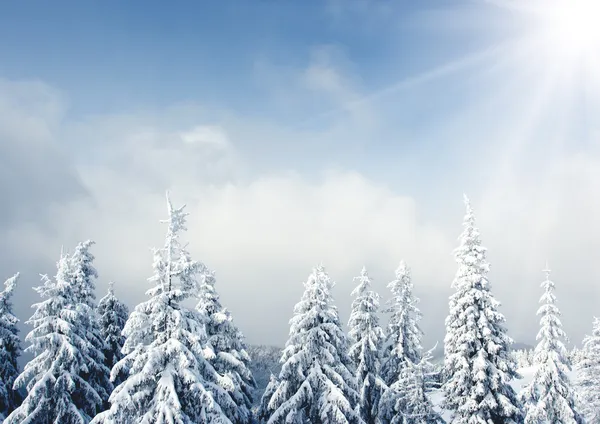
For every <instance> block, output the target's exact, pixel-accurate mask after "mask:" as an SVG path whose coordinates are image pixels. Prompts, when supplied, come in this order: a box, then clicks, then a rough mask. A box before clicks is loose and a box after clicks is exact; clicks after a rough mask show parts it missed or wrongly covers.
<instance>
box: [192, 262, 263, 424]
mask: <svg viewBox="0 0 600 424" xmlns="http://www.w3.org/2000/svg"><path fill="white" fill-rule="evenodd" d="M198 298H199V302H198V304H197V306H196V310H197V311H198V312H200V313H201V314H202V316H204V317H206V320H207V321H206V333H207V337H208V339H207V344H208V345H209V346H210V348H211V349H212V351H213V355H212V358H211V359H210V360H209V362H210V363H211V364H212V366H213V367H214V368H215V370H216V371H217V372H218V373H220V374H222V375H226V376H228V377H229V378H230V379H231V381H232V382H233V390H231V391H230V392H229V395H230V396H231V397H232V399H233V400H234V402H235V408H232V409H230V410H227V409H223V411H224V412H225V413H226V415H227V416H228V418H229V419H230V420H231V421H232V422H233V423H239V424H246V423H249V422H251V420H252V418H253V416H252V393H253V391H254V389H255V388H256V383H255V381H254V377H253V376H252V372H251V371H250V356H249V355H248V352H247V351H246V344H245V342H244V336H243V334H242V332H241V331H240V330H239V329H238V328H237V327H236V326H235V324H234V323H233V318H232V316H231V313H230V312H229V311H228V310H227V309H226V308H224V307H223V306H222V305H221V301H220V299H219V295H218V293H217V291H216V289H215V275H214V272H213V271H210V270H208V269H205V271H204V273H203V276H202V280H201V285H200V290H199V295H198Z"/></svg>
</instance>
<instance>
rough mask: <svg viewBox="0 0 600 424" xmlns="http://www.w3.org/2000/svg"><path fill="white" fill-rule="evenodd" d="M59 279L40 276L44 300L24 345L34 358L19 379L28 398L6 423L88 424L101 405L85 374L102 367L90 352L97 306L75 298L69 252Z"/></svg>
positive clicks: (37, 307) (38, 307)
mask: <svg viewBox="0 0 600 424" xmlns="http://www.w3.org/2000/svg"><path fill="white" fill-rule="evenodd" d="M57 267H58V272H57V274H56V278H55V280H54V281H53V280H51V279H50V278H48V277H47V276H45V275H44V276H42V282H43V285H42V286H40V287H37V288H36V291H37V292H38V293H39V294H40V296H41V297H42V298H43V299H44V300H43V301H42V302H40V303H37V304H34V305H33V307H34V308H35V309H36V310H35V312H34V314H33V316H32V317H31V318H30V319H29V321H27V322H26V323H27V324H31V325H33V330H32V331H31V332H30V333H29V334H27V337H26V340H27V341H28V342H30V343H31V345H30V346H29V347H28V348H27V349H25V351H26V352H32V353H33V354H34V355H35V357H34V358H33V359H32V360H31V361H30V362H29V363H28V364H27V365H25V369H24V370H23V372H22V373H21V374H20V375H19V377H18V378H17V379H16V380H15V387H22V386H25V387H26V388H27V397H26V398H25V400H24V401H23V403H22V404H21V405H20V406H19V407H18V408H17V409H15V410H14V411H13V412H12V413H11V414H10V415H9V416H8V418H7V419H6V420H5V421H4V424H21V423H32V424H33V423H35V424H51V423H52V424H53V423H61V424H86V423H88V422H89V421H90V420H91V418H92V417H93V416H94V415H95V414H96V412H97V410H98V408H100V407H101V405H102V398H101V397H100V396H99V394H98V393H97V392H96V390H95V388H94V386H93V385H92V384H90V383H88V381H87V380H86V378H84V375H85V374H86V373H87V372H88V371H89V370H90V369H96V368H100V367H101V366H102V364H98V363H96V361H97V358H96V357H95V356H94V355H90V345H89V341H88V339H87V326H86V322H87V317H89V316H90V314H93V310H91V309H89V308H86V307H85V305H83V304H77V303H76V302H75V298H76V289H77V286H76V285H75V284H74V283H73V280H72V276H73V270H72V269H71V260H70V257H67V256H65V255H62V257H61V259H60V261H59V262H58V266H57Z"/></svg>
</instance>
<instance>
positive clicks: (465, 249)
mask: <svg viewBox="0 0 600 424" xmlns="http://www.w3.org/2000/svg"><path fill="white" fill-rule="evenodd" d="M465 203H466V209H467V212H466V216H465V219H464V231H463V233H462V235H461V236H460V239H459V240H460V246H459V247H458V248H457V249H456V251H455V258H456V261H457V263H458V271H457V273H456V276H455V278H454V281H453V283H452V287H453V288H454V289H455V290H456V292H455V293H454V294H453V295H452V296H451V297H450V313H449V315H448V317H447V318H446V337H445V339H444V342H445V346H444V350H445V359H444V370H445V371H444V373H445V378H446V381H445V383H444V386H443V388H444V394H445V400H444V406H445V408H446V409H448V410H450V411H452V423H456V424H459V423H461V424H462V423H469V424H475V423H481V424H483V423H486V424H489V423H495V424H501V423H513V422H521V420H522V414H521V411H520V404H519V401H518V398H517V395H516V394H515V392H514V390H513V389H512V387H511V385H510V382H511V380H513V379H515V378H519V375H518V373H517V371H516V363H515V360H514V357H513V355H512V354H511V352H510V351H509V347H510V345H511V344H512V343H513V341H512V340H511V339H510V338H509V337H508V335H507V333H506V329H505V328H504V326H503V323H504V322H505V318H504V316H503V315H502V314H501V313H500V312H499V311H498V307H499V306H500V303H499V302H498V301H497V300H496V299H495V298H494V296H493V295H492V292H491V286H490V282H489V281H488V279H487V273H488V271H489V264H488V263H487V261H486V258H485V256H486V249H485V247H483V246H482V245H481V240H480V235H479V230H478V229H477V228H476V227H475V217H474V215H473V210H472V209H471V205H470V202H469V200H468V199H467V197H466V196H465Z"/></svg>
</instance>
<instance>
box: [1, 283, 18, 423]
mask: <svg viewBox="0 0 600 424" xmlns="http://www.w3.org/2000/svg"><path fill="white" fill-rule="evenodd" d="M18 279H19V273H17V274H15V275H14V276H13V277H11V278H9V279H8V280H6V281H5V283H4V290H3V291H1V292H0V420H3V419H4V418H5V417H6V416H7V415H8V414H10V413H11V412H12V411H13V410H14V409H15V408H16V407H17V406H18V404H19V402H20V400H21V399H20V396H19V393H18V392H17V391H16V390H14V389H13V384H14V382H15V379H16V378H17V376H18V375H19V367H18V364H17V360H18V359H19V356H20V355H21V340H20V339H19V330H18V329H17V323H18V322H19V320H18V319H17V317H16V316H14V314H13V305H12V296H13V294H14V291H15V287H16V286H17V281H18Z"/></svg>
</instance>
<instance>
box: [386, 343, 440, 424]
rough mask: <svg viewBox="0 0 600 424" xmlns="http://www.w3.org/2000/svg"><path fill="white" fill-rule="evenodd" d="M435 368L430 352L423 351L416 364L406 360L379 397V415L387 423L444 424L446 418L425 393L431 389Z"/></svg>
mask: <svg viewBox="0 0 600 424" xmlns="http://www.w3.org/2000/svg"><path fill="white" fill-rule="evenodd" d="M435 374H436V370H435V367H434V366H433V364H432V363H431V351H428V352H425V355H422V357H421V359H420V360H419V362H418V363H413V362H412V361H406V363H405V364H404V366H403V368H402V372H401V374H400V376H399V378H398V380H396V381H395V382H394V384H392V386H391V387H390V388H389V389H388V390H386V392H385V394H384V395H383V398H382V399H381V410H382V414H383V415H382V416H383V419H384V421H383V422H385V423H389V424H443V423H445V421H444V420H443V418H442V417H441V416H440V414H439V413H438V412H437V411H436V410H435V409H434V407H433V404H432V403H431V399H429V396H428V394H427V393H428V392H430V391H431V390H432V389H433V388H434V376H435Z"/></svg>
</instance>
